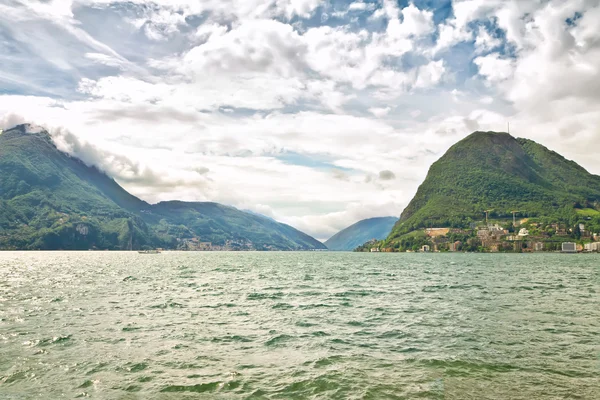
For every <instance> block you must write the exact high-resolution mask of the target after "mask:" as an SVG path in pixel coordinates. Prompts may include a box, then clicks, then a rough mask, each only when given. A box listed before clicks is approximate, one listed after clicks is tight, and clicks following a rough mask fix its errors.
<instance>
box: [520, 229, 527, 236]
mask: <svg viewBox="0 0 600 400" xmlns="http://www.w3.org/2000/svg"><path fill="white" fill-rule="evenodd" d="M519 236H521V237H525V236H529V230H528V229H527V228H521V229H520V230H519Z"/></svg>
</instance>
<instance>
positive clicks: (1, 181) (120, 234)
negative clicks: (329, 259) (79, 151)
mask: <svg viewBox="0 0 600 400" xmlns="http://www.w3.org/2000/svg"><path fill="white" fill-rule="evenodd" d="M199 243H202V246H200V245H199ZM153 247H164V248H185V249H205V250H223V249H227V250H314V249H324V248H325V246H324V245H323V244H322V243H321V242H319V241H317V240H316V239H314V238H312V237H310V236H309V235H307V234H305V233H303V232H300V231H298V230H296V229H295V228H293V227H290V226H288V225H285V224H280V223H278V222H275V221H270V220H268V219H267V218H264V217H258V216H254V215H251V214H249V213H245V212H243V211H240V210H237V209H236V208H234V207H231V206H225V205H221V204H218V203H210V202H206V203H202V202H197V203H188V202H181V201H170V202H161V203H157V204H149V203H147V202H145V201H143V200H141V199H139V198H137V197H135V196H133V195H131V194H130V193H128V192H127V191H126V190H125V189H123V188H122V187H121V186H120V185H119V184H118V183H117V182H116V181H115V180H114V179H112V178H110V177H109V176H108V175H107V174H105V173H104V172H102V171H100V170H99V169H98V168H96V167H94V166H88V165H86V164H85V163H84V162H83V161H81V160H80V159H78V158H76V157H72V156H70V155H69V154H67V153H65V152H62V151H60V150H59V149H58V148H57V146H56V144H55V143H54V142H53V140H52V138H51V136H50V134H49V133H48V132H47V131H46V130H44V129H41V128H36V127H32V126H31V125H26V124H24V125H18V126H16V127H14V128H11V129H8V130H4V131H3V132H2V134H0V249H2V248H4V249H48V250H54V249H80V250H81V249H90V248H98V249H121V250H127V249H141V248H153Z"/></svg>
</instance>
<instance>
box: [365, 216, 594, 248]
mask: <svg viewBox="0 0 600 400" xmlns="http://www.w3.org/2000/svg"><path fill="white" fill-rule="evenodd" d="M486 219H487V218H486ZM594 228H596V227H595V226H594ZM355 251H359V252H372V253H378V252H388V253H389V252H408V253H412V252H424V253H427V252H483V253H499V252H513V253H533V252H561V253H600V232H596V231H592V230H590V229H589V228H588V225H586V224H585V223H577V224H575V225H574V226H572V227H571V226H569V225H568V224H561V223H557V222H547V221H542V220H540V219H534V218H531V219H530V218H523V219H519V220H517V219H516V218H514V217H513V220H512V221H506V220H501V221H488V222H479V223H472V224H471V225H470V226H469V228H467V229H460V228H426V229H422V230H419V231H414V232H411V233H409V234H407V235H404V236H403V237H401V238H399V239H397V240H394V241H392V242H391V243H389V242H386V241H377V240H375V239H373V240H371V241H369V242H367V243H365V244H364V245H362V246H360V247H359V248H357V249H356V250H355Z"/></svg>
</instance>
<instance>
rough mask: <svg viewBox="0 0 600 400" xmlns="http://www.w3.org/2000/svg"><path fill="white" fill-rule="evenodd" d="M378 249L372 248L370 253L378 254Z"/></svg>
mask: <svg viewBox="0 0 600 400" xmlns="http://www.w3.org/2000/svg"><path fill="white" fill-rule="evenodd" d="M379 252H380V251H379V247H373V248H371V253H379Z"/></svg>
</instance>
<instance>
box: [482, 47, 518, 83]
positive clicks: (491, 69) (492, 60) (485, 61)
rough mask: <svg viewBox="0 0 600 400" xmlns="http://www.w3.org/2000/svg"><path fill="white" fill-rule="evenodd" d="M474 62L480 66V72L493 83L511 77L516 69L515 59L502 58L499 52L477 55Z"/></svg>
mask: <svg viewBox="0 0 600 400" xmlns="http://www.w3.org/2000/svg"><path fill="white" fill-rule="evenodd" d="M474 63H475V65H477V67H478V68H479V74H480V75H482V76H484V77H485V78H486V79H487V81H488V82H489V83H491V84H495V83H498V82H502V81H505V80H507V79H509V78H510V77H511V76H512V74H513V70H514V66H513V61H512V60H510V59H507V58H502V56H501V55H500V54H499V53H492V54H488V55H487V56H483V57H477V58H476V59H475V60H474Z"/></svg>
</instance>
